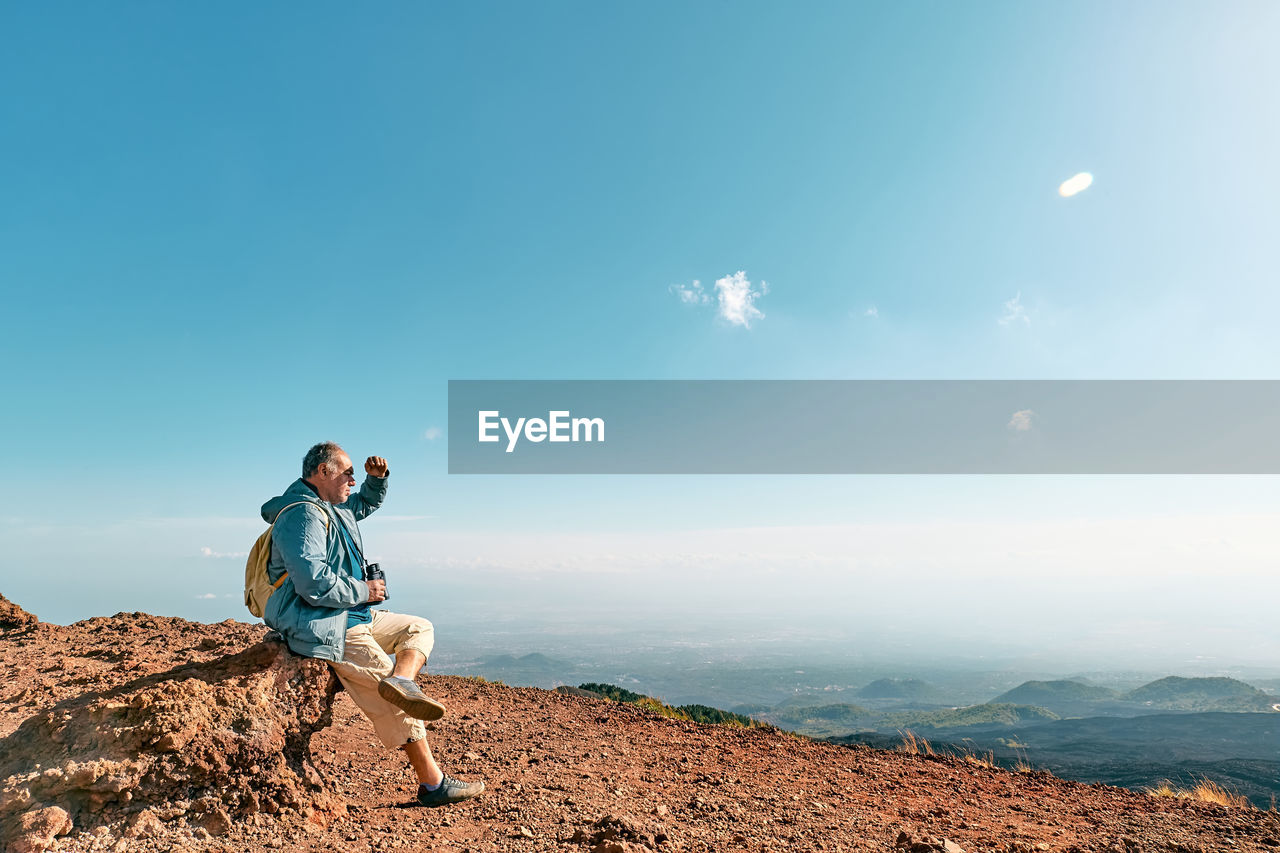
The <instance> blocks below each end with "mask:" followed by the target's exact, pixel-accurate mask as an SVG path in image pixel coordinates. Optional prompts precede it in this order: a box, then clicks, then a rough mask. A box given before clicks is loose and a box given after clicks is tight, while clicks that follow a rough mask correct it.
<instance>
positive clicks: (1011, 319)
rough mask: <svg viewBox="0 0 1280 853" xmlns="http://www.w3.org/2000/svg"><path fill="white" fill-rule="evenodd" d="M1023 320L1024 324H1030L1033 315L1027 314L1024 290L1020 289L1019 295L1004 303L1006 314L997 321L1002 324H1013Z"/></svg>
mask: <svg viewBox="0 0 1280 853" xmlns="http://www.w3.org/2000/svg"><path fill="white" fill-rule="evenodd" d="M1019 321H1021V322H1022V323H1023V324H1025V325H1027V326H1030V325H1031V317H1030V316H1029V315H1028V314H1027V308H1026V306H1025V305H1023V304H1022V291H1021V290H1019V291H1018V293H1017V295H1016V296H1014V297H1013V298H1012V299H1010V300H1009V301H1007V302H1005V304H1004V314H1003V315H1001V317H1000V319H999V320H998V321H997V322H999V323H1000V325H1001V326H1009V325H1013V324H1014V323H1017V322H1019Z"/></svg>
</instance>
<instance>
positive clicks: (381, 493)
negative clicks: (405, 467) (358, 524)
mask: <svg viewBox="0 0 1280 853" xmlns="http://www.w3.org/2000/svg"><path fill="white" fill-rule="evenodd" d="M364 473H365V474H366V477H365V480H364V482H363V483H361V484H360V491H358V492H355V493H354V494H352V495H351V497H349V498H347V500H346V502H345V503H343V504H341V506H342V507H343V508H345V509H349V510H351V514H352V515H354V516H355V517H356V521H359V520H360V519H362V518H364V517H365V516H367V515H368V514H369V513H371V512H373V511H374V510H375V509H377V508H378V507H380V506H382V501H383V499H384V498H386V496H387V477H388V476H389V475H390V473H391V469H390V468H388V467H387V460H385V459H383V458H382V457H381V456H370V457H369V458H368V459H366V460H365V461H364Z"/></svg>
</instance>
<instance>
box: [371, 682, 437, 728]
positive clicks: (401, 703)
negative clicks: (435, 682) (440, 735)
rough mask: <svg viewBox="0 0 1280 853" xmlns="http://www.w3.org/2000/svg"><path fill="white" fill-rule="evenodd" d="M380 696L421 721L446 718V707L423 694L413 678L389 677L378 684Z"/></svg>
mask: <svg viewBox="0 0 1280 853" xmlns="http://www.w3.org/2000/svg"><path fill="white" fill-rule="evenodd" d="M378 695H379V696H381V697H382V698H383V699H386V700H387V701H388V702H390V703H391V704H392V705H395V706H396V707H397V708H399V709H400V710H401V711H404V712H405V713H406V714H408V715H409V716H410V717H415V718H416V719H419V720H438V719H440V718H441V717H443V716H444V706H443V705H441V704H440V703H439V702H437V701H436V700H434V699H432V698H431V697H429V696H426V695H425V694H423V692H422V690H421V689H420V688H419V687H418V685H417V683H416V682H414V680H413V679H412V678H398V677H397V676H394V675H388V676H387V677H386V678H384V679H382V680H381V681H379V682H378Z"/></svg>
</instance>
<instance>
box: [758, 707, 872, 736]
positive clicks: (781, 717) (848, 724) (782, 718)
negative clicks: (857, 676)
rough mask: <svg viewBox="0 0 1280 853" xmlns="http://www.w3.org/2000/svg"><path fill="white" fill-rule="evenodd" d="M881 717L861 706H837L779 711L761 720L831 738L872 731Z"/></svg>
mask: <svg viewBox="0 0 1280 853" xmlns="http://www.w3.org/2000/svg"><path fill="white" fill-rule="evenodd" d="M877 716H878V715H877V714H876V713H875V712H874V711H869V710H867V709H866V708H864V707H862V706H861V705H847V704H835V705H811V706H808V707H790V706H788V707H785V708H776V709H774V710H773V711H770V712H767V713H764V714H760V715H758V717H757V718H758V719H762V720H766V721H767V722H770V723H772V724H773V725H775V726H779V727H780V728H784V729H788V730H790V731H793V732H799V733H800V734H803V735H807V736H808V737H828V736H831V735H837V734H847V733H848V732H851V731H858V730H859V729H863V728H869V727H870V726H869V725H868V724H869V723H870V722H871V721H872V720H874V719H875V718H876V717H877Z"/></svg>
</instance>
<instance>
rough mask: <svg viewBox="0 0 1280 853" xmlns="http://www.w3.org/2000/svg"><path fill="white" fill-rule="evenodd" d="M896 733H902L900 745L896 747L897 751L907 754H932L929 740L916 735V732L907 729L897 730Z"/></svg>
mask: <svg viewBox="0 0 1280 853" xmlns="http://www.w3.org/2000/svg"><path fill="white" fill-rule="evenodd" d="M898 734H900V735H902V746H900V747H898V752H905V753H906V754H907V755H933V754H934V751H933V747H932V746H930V745H929V741H927V740H925V739H924V738H922V737H917V736H916V733H915V732H913V731H911V729H907V730H906V731H903V730H902V729H899V730H898Z"/></svg>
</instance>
